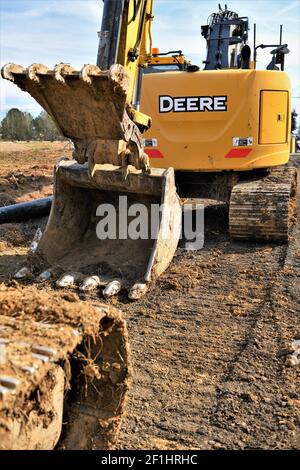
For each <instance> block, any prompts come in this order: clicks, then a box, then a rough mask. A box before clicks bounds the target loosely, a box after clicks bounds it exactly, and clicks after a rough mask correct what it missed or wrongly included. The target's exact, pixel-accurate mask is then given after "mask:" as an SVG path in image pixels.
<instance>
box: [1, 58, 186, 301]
mask: <svg viewBox="0 0 300 470" xmlns="http://www.w3.org/2000/svg"><path fill="white" fill-rule="evenodd" d="M2 76H3V77H4V78H6V79H8V80H12V81H13V82H14V83H16V84H17V85H18V86H19V87H20V88H21V89H23V90H26V91H28V92H29V93H30V94H31V95H32V96H33V97H34V98H35V99H36V100H37V101H38V103H39V104H40V105H41V106H43V107H44V108H45V110H46V111H47V112H48V113H49V114H50V115H51V116H52V117H53V119H54V120H55V121H56V123H57V124H58V126H59V128H60V129H61V131H62V133H63V134H64V135H65V136H66V137H68V138H70V139H72V141H73V142H74V146H75V150H74V153H73V156H74V158H75V160H72V161H61V162H60V163H59V164H58V165H57V166H56V168H55V172H54V173H55V174H54V199H53V204H52V209H51V213H50V217H49V221H48V224H47V227H46V230H45V232H44V234H43V236H42V238H41V240H40V241H39V244H38V248H37V250H36V253H35V256H34V258H32V257H31V258H30V259H29V262H30V263H31V265H29V266H27V268H26V269H23V270H21V272H19V273H17V277H19V278H21V277H23V276H25V275H27V274H28V271H29V270H31V272H32V270H34V271H35V272H36V270H37V268H39V269H40V268H43V269H44V271H43V272H42V273H41V276H40V278H41V279H46V278H49V277H50V276H60V278H59V280H58V284H57V285H58V286H59V287H71V286H74V284H79V286H80V289H81V290H91V289H94V288H97V287H99V286H103V288H104V290H103V293H104V296H105V297H109V296H110V295H113V294H116V293H117V292H118V291H119V290H121V289H123V288H125V289H126V290H128V291H129V297H130V298H131V299H138V298H139V297H141V296H142V295H143V294H144V293H145V292H146V291H147V289H148V285H149V283H150V281H152V280H154V279H155V278H156V277H157V276H159V275H160V274H161V273H162V272H163V271H164V270H165V269H166V268H167V266H168V265H169V263H170V261H171V260H172V258H173V255H174V253H175V250H176V247H177V243H178V239H179V236H180V231H181V206H180V202H179V198H178V196H177V194H176V187H175V180H174V171H173V169H172V168H169V169H168V170H160V169H155V170H154V169H152V170H149V169H147V163H146V156H145V155H144V154H143V147H142V139H141V133H140V130H139V127H138V126H137V125H136V124H135V122H133V121H132V119H131V117H130V109H131V108H130V107H129V106H128V104H127V103H126V97H127V90H128V86H129V77H128V75H127V72H126V70H125V69H124V68H123V67H122V66H121V65H113V66H112V67H111V68H110V69H109V70H108V71H101V70H100V68H98V67H97V66H92V65H86V66H84V67H83V69H82V70H81V71H80V72H78V71H76V70H74V69H73V68H72V67H70V66H69V65H66V64H59V65H57V66H56V67H55V68H54V70H49V69H48V68H47V67H46V66H44V65H41V64H33V65H32V66H30V67H28V68H27V69H24V68H23V67H21V66H19V65H16V64H7V65H6V66H4V67H3V69H2ZM107 212H108V214H107ZM101 217H102V219H101ZM105 217H106V218H107V219H108V218H109V221H108V220H107V223H108V227H107V234H106V235H105V236H103V230H102V232H101V227H102V228H103V227H104V220H103V218H104V219H105ZM137 217H138V219H139V220H137ZM101 220H102V222H101ZM138 232H140V233H138Z"/></svg>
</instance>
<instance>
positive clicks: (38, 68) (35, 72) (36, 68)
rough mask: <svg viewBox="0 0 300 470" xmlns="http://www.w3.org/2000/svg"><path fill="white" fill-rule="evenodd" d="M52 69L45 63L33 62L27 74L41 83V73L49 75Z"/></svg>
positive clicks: (30, 78)
mask: <svg viewBox="0 0 300 470" xmlns="http://www.w3.org/2000/svg"><path fill="white" fill-rule="evenodd" d="M49 72H50V69H49V68H48V67H47V66H46V65H44V64H31V65H30V66H29V67H28V68H27V69H26V75H27V77H28V78H29V80H33V81H34V82H36V83H40V77H39V75H47V74H48V73H49Z"/></svg>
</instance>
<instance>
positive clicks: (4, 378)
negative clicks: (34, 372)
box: [0, 375, 20, 391]
mask: <svg viewBox="0 0 300 470" xmlns="http://www.w3.org/2000/svg"><path fill="white" fill-rule="evenodd" d="M19 383H20V379H18V378H17V377H10V376H8V375H0V385H2V387H5V388H7V389H8V390H10V391H15V390H16V388H17V386H18V385H19Z"/></svg>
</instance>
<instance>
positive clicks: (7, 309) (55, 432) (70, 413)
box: [0, 284, 131, 449]
mask: <svg viewBox="0 0 300 470" xmlns="http://www.w3.org/2000/svg"><path fill="white" fill-rule="evenodd" d="M0 312H1V315H0V344H1V350H0V385H1V387H0V392H1V393H0V441H1V444H0V448H2V449H49V448H52V447H53V446H54V445H55V444H56V443H57V441H58V439H59V437H60V434H61V426H62V407H63V398H64V394H65V391H68V393H67V395H66V397H65V400H64V401H65V406H64V412H65V416H64V428H63V433H62V436H61V438H60V441H59V446H60V447H61V448H66V449H105V448H111V447H113V446H114V445H115V443H116V440H117V436H118V431H119V427H120V424H121V419H122V416H123V414H124V410H125V403H126V395H127V391H128V388H129V383H130V377H131V365H130V357H129V356H130V354H129V349H128V338H127V330H126V325H125V322H124V320H123V318H122V314H121V312H120V311H118V310H116V309H115V308H113V307H108V306H105V305H98V306H97V308H94V307H92V306H91V305H90V304H88V303H85V302H82V301H80V300H79V298H78V297H77V295H76V294H73V293H72V294H70V293H50V292H45V291H42V290H38V289H36V288H34V287H27V288H21V287H6V286H5V285H3V284H2V285H1V286H0Z"/></svg>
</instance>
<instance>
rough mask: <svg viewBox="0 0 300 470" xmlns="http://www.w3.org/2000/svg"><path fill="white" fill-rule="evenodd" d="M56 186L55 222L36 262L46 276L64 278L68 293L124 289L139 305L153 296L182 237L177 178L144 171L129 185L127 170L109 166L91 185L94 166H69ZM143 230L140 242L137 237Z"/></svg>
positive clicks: (59, 169)
mask: <svg viewBox="0 0 300 470" xmlns="http://www.w3.org/2000/svg"><path fill="white" fill-rule="evenodd" d="M54 178H55V183H54V199H53V203H52V209H51V212H50V217H49V220H48V224H47V226H46V229H45V232H44V234H43V236H42V238H41V239H40V241H39V244H38V248H37V250H36V252H35V255H34V257H33V259H35V258H37V263H38V264H37V265H38V268H39V270H40V269H41V267H43V269H44V272H47V270H48V269H50V271H51V272H52V274H53V275H56V276H57V275H60V279H59V280H58V285H59V286H60V287H68V286H73V285H74V284H76V283H79V284H80V286H81V287H80V288H81V290H90V289H93V288H96V287H98V286H103V287H104V295H105V297H109V296H110V295H113V294H115V293H117V291H119V290H120V289H122V288H125V289H127V290H128V291H129V296H130V297H131V298H132V299H136V298H138V297H139V295H140V294H143V293H145V291H146V290H147V284H148V283H149V282H150V281H151V280H154V279H155V278H156V277H157V276H159V275H160V274H161V273H162V272H163V271H164V270H165V269H166V267H167V266H168V264H169V263H170V261H171V259H172V257H173V255H174V252H175V250H176V247H177V243H178V239H179V235H180V227H181V223H180V222H181V219H180V218H181V207H180V203H179V201H178V197H177V194H176V189H175V185H174V173H173V170H172V169H169V170H153V171H152V172H151V174H150V175H149V174H146V173H143V172H141V171H138V170H136V171H135V172H132V173H129V174H128V175H127V177H126V179H124V174H123V172H122V170H121V169H119V170H116V169H115V168H111V167H110V166H109V165H101V169H98V170H97V171H96V172H95V174H94V176H93V178H91V177H90V175H89V172H88V168H87V165H79V164H78V163H76V162H74V161H61V162H60V163H59V164H58V165H57V166H56V168H55V176H54ZM132 211H133V212H132ZM136 211H137V212H138V213H139V215H138V218H136V217H135V214H136ZM133 213H134V215H132V214H133ZM97 214H99V215H97ZM138 219H139V220H138ZM131 224H132V225H131ZM102 226H104V228H107V231H106V230H105V231H104V232H103V231H102V230H101V227H102ZM136 226H137V228H138V232H139V231H142V232H143V233H142V234H141V235H142V236H141V237H140V238H137V236H138V232H135V231H134V230H133V231H132V232H131V228H132V227H133V228H135V227H136ZM151 232H152V234H151ZM151 235H152V238H151ZM41 260H42V261H43V265H41V264H40V262H41ZM45 270H46V271H45ZM46 277H47V276H46Z"/></svg>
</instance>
